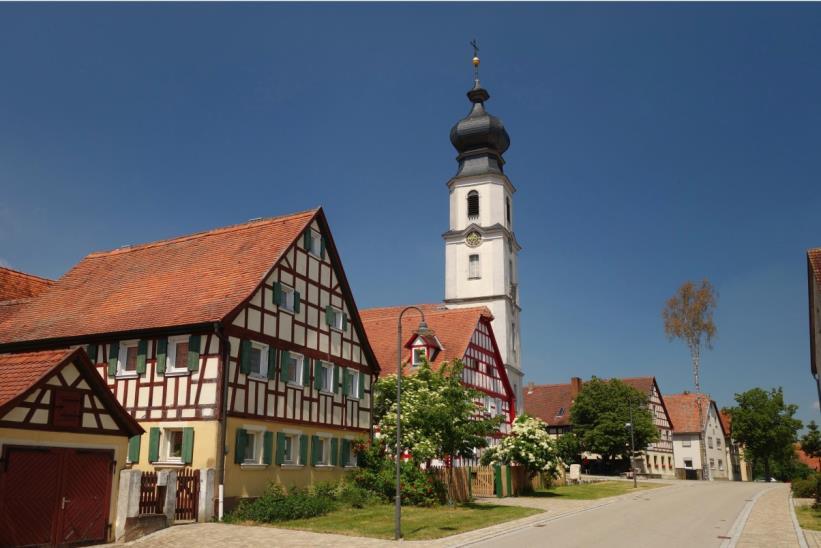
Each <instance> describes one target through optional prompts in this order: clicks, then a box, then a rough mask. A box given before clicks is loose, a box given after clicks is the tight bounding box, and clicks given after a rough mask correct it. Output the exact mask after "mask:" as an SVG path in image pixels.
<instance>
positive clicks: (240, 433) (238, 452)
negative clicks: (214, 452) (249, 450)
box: [234, 428, 248, 464]
mask: <svg viewBox="0 0 821 548" xmlns="http://www.w3.org/2000/svg"><path fill="white" fill-rule="evenodd" d="M247 446H248V433H247V432H246V431H245V430H243V429H242V428H237V443H236V444H235V445H234V462H235V463H236V464H242V463H243V461H244V460H245V448H246V447H247Z"/></svg>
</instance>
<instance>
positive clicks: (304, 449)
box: [299, 434, 308, 464]
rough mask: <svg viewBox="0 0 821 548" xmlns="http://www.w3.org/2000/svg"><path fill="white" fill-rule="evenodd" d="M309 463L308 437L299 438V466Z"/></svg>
mask: <svg viewBox="0 0 821 548" xmlns="http://www.w3.org/2000/svg"><path fill="white" fill-rule="evenodd" d="M307 463H308V435H307V434H302V435H301V436H299V464H307Z"/></svg>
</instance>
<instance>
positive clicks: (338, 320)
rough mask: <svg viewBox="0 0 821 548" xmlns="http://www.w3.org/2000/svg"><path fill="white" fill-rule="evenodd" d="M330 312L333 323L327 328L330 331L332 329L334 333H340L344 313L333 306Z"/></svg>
mask: <svg viewBox="0 0 821 548" xmlns="http://www.w3.org/2000/svg"><path fill="white" fill-rule="evenodd" d="M331 310H332V311H333V313H334V321H333V323H332V324H331V325H330V326H329V327H330V328H331V329H333V330H334V331H340V332H341V331H342V321H343V317H344V316H345V313H344V312H343V311H342V309H340V308H337V307H335V306H333V305H331Z"/></svg>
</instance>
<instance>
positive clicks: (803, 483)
mask: <svg viewBox="0 0 821 548" xmlns="http://www.w3.org/2000/svg"><path fill="white" fill-rule="evenodd" d="M817 486H818V478H817V476H816V477H810V478H807V479H799V480H795V481H793V482H792V494H793V496H794V497H796V498H815V490H816V489H817Z"/></svg>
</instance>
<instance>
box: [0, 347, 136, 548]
mask: <svg viewBox="0 0 821 548" xmlns="http://www.w3.org/2000/svg"><path fill="white" fill-rule="evenodd" d="M142 432H143V429H142V428H140V426H139V425H138V424H137V422H136V421H135V420H134V419H133V418H132V417H131V416H130V415H129V414H128V413H126V411H125V410H124V409H123V408H122V406H121V405H120V404H119V403H118V402H117V400H116V399H115V398H114V397H113V395H112V394H111V392H109V390H108V389H107V388H106V386H105V384H104V383H103V381H102V379H101V378H100V377H99V375H98V374H97V372H96V371H95V370H94V367H93V366H92V365H91V362H90V361H89V360H88V357H87V356H86V355H85V352H83V350H82V349H75V350H66V349H62V350H44V351H38V352H21V353H15V354H0V546H35V545H36V546H40V545H53V546H63V545H68V544H78V543H84V544H88V543H101V542H107V541H110V540H113V537H112V532H113V531H112V527H111V524H112V523H113V521H114V516H115V505H116V503H115V501H116V500H117V489H118V482H117V479H116V478H117V474H118V473H119V471H120V470H121V469H122V468H123V467H124V466H125V464H126V452H127V449H128V440H129V438H131V437H133V436H139V435H140V434H141V433H142Z"/></svg>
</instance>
